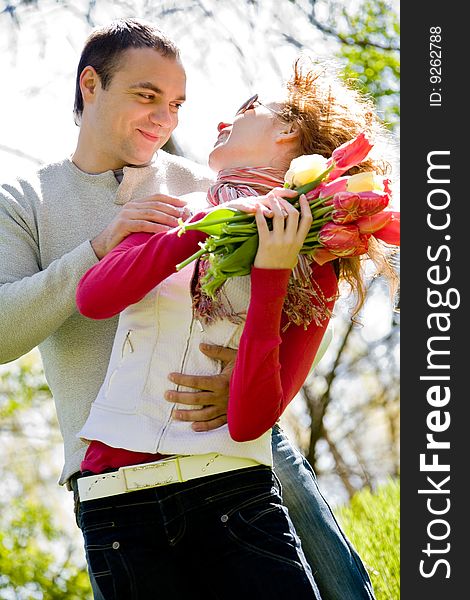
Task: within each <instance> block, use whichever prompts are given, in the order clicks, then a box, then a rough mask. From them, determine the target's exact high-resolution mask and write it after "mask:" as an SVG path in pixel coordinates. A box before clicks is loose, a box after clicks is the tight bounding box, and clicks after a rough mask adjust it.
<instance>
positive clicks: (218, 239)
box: [176, 133, 400, 297]
mask: <svg viewBox="0 0 470 600" xmlns="http://www.w3.org/2000/svg"><path fill="white" fill-rule="evenodd" d="M371 148H372V144H371V143H370V141H369V139H368V138H367V136H366V135H365V134H364V133H361V134H360V135H358V136H357V137H356V138H354V139H352V140H350V141H349V142H346V143H345V144H342V145H341V146H339V147H338V148H336V149H335V150H334V151H333V153H332V155H331V157H330V158H328V159H327V158H325V157H323V156H321V155H319V154H311V155H305V156H299V157H298V158H295V159H294V160H293V161H292V162H291V164H290V167H289V170H288V171H287V173H286V175H285V186H284V187H287V188H291V189H294V190H295V191H297V192H298V193H299V196H300V195H301V194H305V195H306V197H307V199H308V201H309V204H310V209H311V211H312V216H313V222H312V225H311V227H310V230H309V233H308V235H307V237H306V238H305V241H304V244H303V246H302V249H301V251H300V253H301V254H309V255H311V256H312V258H313V259H314V260H315V261H316V262H317V263H319V264H320V265H322V264H324V263H326V262H328V261H330V260H334V259H336V258H338V257H341V258H347V257H352V256H359V255H361V254H365V253H367V251H368V244H369V239H370V237H371V236H374V237H375V238H376V239H379V240H382V241H384V242H386V243H387V244H391V245H394V246H399V245H400V231H399V230H400V213H398V212H394V211H390V210H387V207H388V205H389V203H390V194H391V191H390V185H389V184H390V182H389V180H388V179H385V178H383V177H379V176H378V175H377V174H375V173H373V172H363V173H358V174H357V175H351V176H343V173H345V172H346V171H348V170H349V169H351V168H352V167H354V166H356V165H358V164H359V163H360V162H362V161H363V160H364V159H365V158H366V157H367V155H368V154H369V152H370V150H371ZM289 201H290V202H293V204H294V206H296V207H298V200H296V199H295V198H294V199H289ZM188 230H197V231H203V232H205V233H207V234H209V237H208V238H207V239H206V241H205V242H204V243H202V244H201V248H200V250H199V251H198V252H196V253H195V254H193V255H192V256H190V257H189V258H188V259H187V260H185V261H184V262H182V263H180V264H179V265H177V267H176V268H177V269H178V270H180V269H182V268H183V267H184V266H186V265H187V264H189V263H191V262H192V261H193V260H196V259H197V258H199V257H204V258H208V259H209V269H208V270H207V272H206V274H205V276H204V277H203V279H202V280H201V288H202V290H203V291H204V292H205V293H206V294H208V295H209V296H211V297H214V294H215V292H216V291H217V289H218V288H219V287H220V286H221V285H223V283H224V282H225V281H226V280H227V279H228V278H230V277H235V276H241V275H248V274H249V273H250V270H251V265H252V264H253V262H254V259H255V256H256V252H257V249H258V230H257V227H256V221H255V217H254V215H253V214H251V213H245V212H241V211H238V210H235V209H232V208H229V207H224V206H223V205H222V206H220V207H218V208H216V209H215V210H213V211H211V212H210V213H208V214H207V215H206V216H205V217H204V218H203V219H201V220H199V221H196V222H194V223H187V224H182V226H181V229H180V234H183V233H184V232H185V231H188Z"/></svg>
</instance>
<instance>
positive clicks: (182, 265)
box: [176, 246, 207, 271]
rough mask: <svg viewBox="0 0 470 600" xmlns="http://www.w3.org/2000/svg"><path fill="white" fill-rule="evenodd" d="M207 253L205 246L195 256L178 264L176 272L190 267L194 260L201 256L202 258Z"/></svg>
mask: <svg viewBox="0 0 470 600" xmlns="http://www.w3.org/2000/svg"><path fill="white" fill-rule="evenodd" d="M206 252H207V250H206V248H205V247H204V246H203V247H202V248H201V249H200V250H198V251H197V252H195V253H194V254H192V255H191V256H190V257H189V258H187V259H186V260H184V261H183V262H180V263H179V264H177V265H176V270H177V271H181V269H183V268H184V267H186V265H189V264H190V263H192V262H193V260H197V259H198V258H199V257H200V256H202V255H203V254H205V253H206Z"/></svg>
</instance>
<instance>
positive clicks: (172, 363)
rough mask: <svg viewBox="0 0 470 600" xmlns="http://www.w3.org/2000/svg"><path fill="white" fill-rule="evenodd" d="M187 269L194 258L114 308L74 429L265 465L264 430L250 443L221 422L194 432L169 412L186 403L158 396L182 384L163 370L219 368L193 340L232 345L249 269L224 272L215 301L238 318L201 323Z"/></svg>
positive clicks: (208, 371)
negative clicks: (94, 387) (108, 344)
mask: <svg viewBox="0 0 470 600" xmlns="http://www.w3.org/2000/svg"><path fill="white" fill-rule="evenodd" d="M193 271H194V264H191V265H188V266H187V267H185V268H184V269H182V270H181V271H179V272H178V273H175V274H173V275H171V276H170V277H168V278H167V279H166V280H165V281H163V282H162V283H160V284H159V285H157V286H156V287H155V288H154V289H153V290H152V291H151V292H149V293H148V294H147V296H146V297H145V298H143V299H142V300H141V301H140V302H138V303H137V304H133V305H131V306H129V307H127V308H126V309H125V310H124V311H123V312H122V313H121V315H120V318H119V324H118V328H117V332H116V337H115V340H114V345H113V349H112V353H111V358H110V362H109V366H108V370H107V373H106V377H105V380H104V383H103V385H102V386H101V389H100V391H99V393H98V396H97V398H96V400H95V401H94V403H93V405H92V408H91V412H90V416H89V418H88V420H87V421H86V423H85V425H84V427H83V428H82V430H81V431H80V433H79V436H80V437H82V438H84V439H86V440H99V441H101V442H104V443H106V444H108V445H109V446H112V447H115V448H126V449H128V450H134V451H137V452H152V453H156V452H159V453H161V454H206V453H209V452H219V453H221V454H225V455H227V456H239V457H246V458H252V459H255V460H257V461H258V462H260V463H262V464H267V465H272V456H271V431H270V430H269V431H267V432H266V433H265V434H263V435H262V436H261V437H259V438H258V439H256V440H254V441H250V442H235V441H234V440H232V438H231V437H230V434H229V431H228V426H227V425H223V426H222V427H220V428H218V429H215V430H212V431H207V432H195V431H193V430H192V428H191V423H190V422H184V421H176V420H174V419H173V417H172V414H173V411H174V410H175V409H178V408H188V406H187V405H178V404H174V403H171V402H168V401H167V400H165V399H164V393H165V391H166V390H170V389H188V388H184V387H181V386H180V387H178V386H176V385H175V384H173V383H172V382H170V380H169V379H168V375H169V373H171V372H177V373H186V374H197V375H215V374H218V373H220V370H221V365H220V363H219V362H218V361H215V360H213V359H210V358H208V357H207V356H205V355H204V354H203V353H202V352H201V351H200V350H199V344H201V343H210V344H217V345H219V346H226V347H230V348H238V346H239V343H240V337H241V334H242V331H243V327H244V319H245V317H246V311H247V308H248V304H249V299H250V276H249V275H248V276H245V277H236V278H232V279H229V280H228V281H227V282H226V284H225V285H224V287H223V289H222V298H223V300H224V301H225V302H229V303H230V307H231V310H232V311H233V312H235V313H237V314H240V316H241V317H242V318H243V323H241V324H234V323H232V322H230V321H229V320H228V319H218V320H216V321H215V322H214V323H212V324H210V325H206V324H202V323H201V322H200V321H199V320H198V319H196V318H195V317H194V315H193V310H192V299H191V294H190V285H191V279H192V275H193ZM195 408H197V407H195Z"/></svg>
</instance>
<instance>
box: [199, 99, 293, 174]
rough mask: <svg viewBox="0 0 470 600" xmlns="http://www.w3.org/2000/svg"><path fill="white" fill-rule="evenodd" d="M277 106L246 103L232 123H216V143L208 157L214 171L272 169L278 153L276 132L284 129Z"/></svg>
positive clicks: (284, 124) (254, 102) (255, 102)
mask: <svg viewBox="0 0 470 600" xmlns="http://www.w3.org/2000/svg"><path fill="white" fill-rule="evenodd" d="M279 110H280V106H279V104H276V103H274V102H269V103H266V104H263V105H261V104H259V102H258V101H257V100H253V99H252V102H249V103H245V105H244V106H242V108H241V109H240V110H239V111H237V114H236V116H235V118H234V120H233V123H219V125H218V131H219V135H218V137H217V140H216V143H215V145H214V148H213V150H212V151H211V152H210V154H209V166H210V167H211V169H213V170H214V171H221V170H222V169H230V168H235V167H266V166H273V162H274V161H275V159H276V157H277V154H278V152H279V144H277V142H276V140H277V139H278V136H279V132H280V131H281V130H282V129H283V128H284V129H285V128H286V123H285V122H283V121H282V120H281V119H280V118H279V117H278V116H277V114H275V113H277V112H278V111H279Z"/></svg>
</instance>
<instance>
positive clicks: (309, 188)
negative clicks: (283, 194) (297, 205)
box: [294, 164, 334, 196]
mask: <svg viewBox="0 0 470 600" xmlns="http://www.w3.org/2000/svg"><path fill="white" fill-rule="evenodd" d="M333 166H334V164H332V165H331V166H330V167H328V169H326V171H323V173H322V174H321V175H320V176H319V177H317V178H316V179H315V180H314V181H311V182H310V183H306V184H305V185H301V186H299V187H298V188H294V189H295V191H296V192H298V194H299V196H300V195H302V194H306V193H307V192H311V191H312V190H314V189H315V188H316V187H317V186H318V185H319V184H320V183H321V182H322V181H323V180H324V179H325V177H326V176H327V175H328V173H330V171H331V170H332V169H333Z"/></svg>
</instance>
